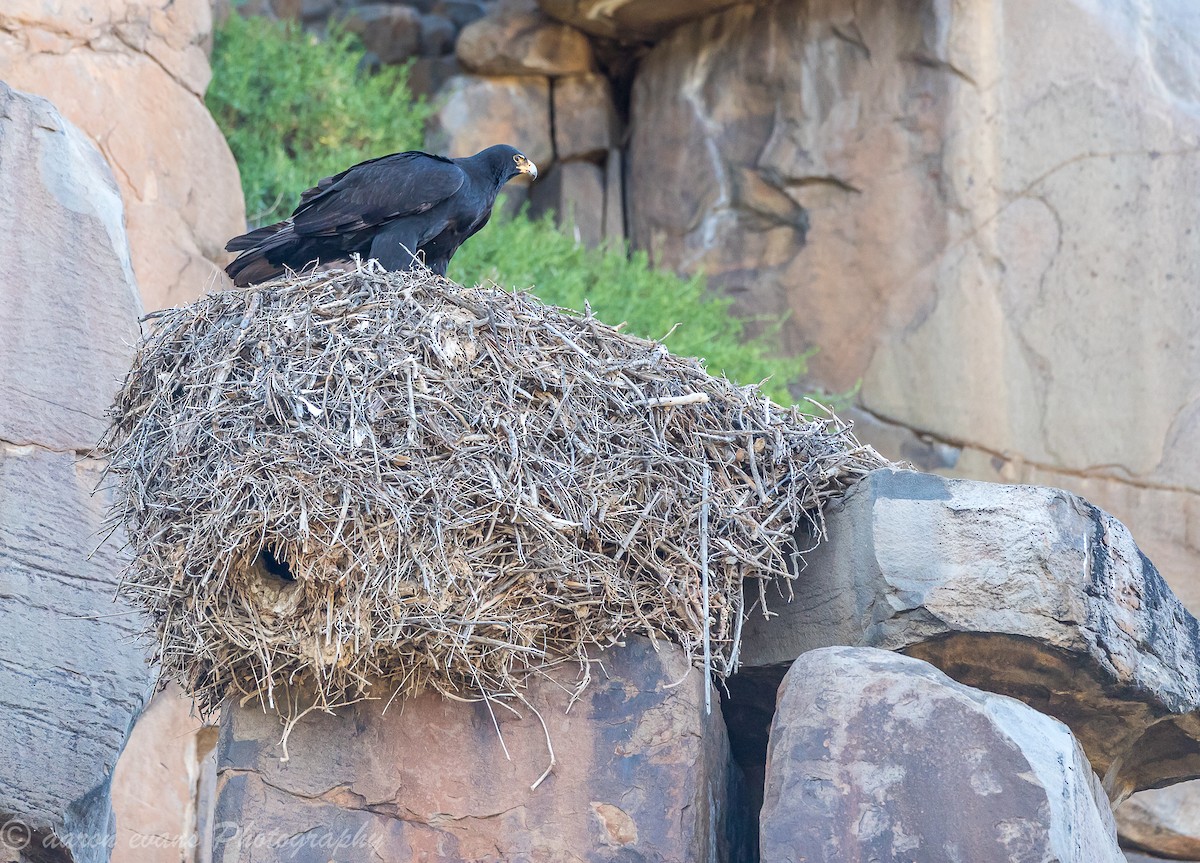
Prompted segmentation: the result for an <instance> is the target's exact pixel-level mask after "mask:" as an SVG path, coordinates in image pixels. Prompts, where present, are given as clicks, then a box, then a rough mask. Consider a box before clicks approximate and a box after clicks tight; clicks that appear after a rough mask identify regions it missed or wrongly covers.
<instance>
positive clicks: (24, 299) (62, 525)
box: [0, 84, 150, 863]
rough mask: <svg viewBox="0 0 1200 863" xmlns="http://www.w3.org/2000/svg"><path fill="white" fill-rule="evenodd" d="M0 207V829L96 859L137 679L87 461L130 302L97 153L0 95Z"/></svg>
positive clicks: (142, 688)
mask: <svg viewBox="0 0 1200 863" xmlns="http://www.w3.org/2000/svg"><path fill="white" fill-rule="evenodd" d="M0 201H3V202H4V204H3V205H0V308H2V309H3V310H4V312H3V314H0V632H2V633H4V637H3V638H0V752H3V753H5V757H4V758H3V759H0V762H2V763H0V824H4V823H5V822H7V821H8V820H9V819H10V818H15V819H17V821H18V822H19V823H20V824H22V825H24V826H25V827H28V828H29V830H30V831H31V834H25V835H18V833H17V832H14V831H16V830H17V828H10V829H6V831H5V835H4V838H5V840H7V841H8V844H9V845H10V846H12V845H13V844H16V845H20V844H22V843H23V842H25V841H26V840H27V841H28V842H29V848H28V849H27V850H28V856H29V857H30V858H31V859H37V860H39V861H40V860H43V859H45V860H58V859H63V860H66V859H74V860H75V861H77V863H93V861H96V863H99V861H107V860H108V847H109V843H110V842H111V841H112V836H113V824H112V810H111V808H110V805H109V781H110V778H111V775H112V770H113V766H114V764H115V762H116V760H117V755H118V754H119V753H120V751H121V747H122V746H123V745H124V743H125V739H126V736H127V734H128V733H129V727H130V725H131V724H132V722H133V718H134V716H136V715H137V712H138V711H139V710H140V709H141V706H142V703H143V699H144V698H145V696H146V695H147V693H148V691H149V687H150V673H149V669H148V668H147V667H146V660H145V654H144V652H143V650H142V647H141V645H139V644H138V643H136V642H135V641H134V636H135V634H136V631H137V629H138V626H137V621H136V619H135V617H134V616H133V612H132V610H131V609H129V608H128V607H127V606H126V605H125V604H124V603H117V604H114V602H113V596H114V593H115V591H116V585H117V579H118V576H119V573H120V570H121V561H120V560H119V558H118V555H117V548H118V547H119V546H120V541H119V538H118V539H116V540H114V541H112V542H109V543H105V544H104V545H101V546H100V547H99V549H98V550H97V548H96V546H97V544H98V542H99V537H100V536H101V535H102V533H103V531H102V529H101V528H102V521H103V517H104V512H105V509H106V508H107V497H106V495H104V494H97V495H93V494H92V491H93V489H94V488H95V487H96V484H97V483H98V481H99V480H100V474H101V471H102V469H103V465H102V463H100V462H98V461H96V460H95V459H92V458H90V457H88V455H87V454H88V453H89V451H90V450H91V448H92V446H93V445H94V444H95V443H96V441H97V439H98V437H99V434H100V431H101V429H102V428H103V418H102V417H103V411H104V408H105V406H106V405H107V404H108V403H109V401H110V399H111V396H112V393H113V392H114V391H115V389H116V387H117V385H118V383H119V382H120V378H121V377H122V376H123V374H124V372H125V369H126V368H127V367H128V364H129V360H130V356H131V353H132V348H131V345H132V344H133V341H134V339H135V338H136V337H137V335H138V326H137V319H138V316H139V314H140V312H141V309H140V307H139V303H138V298H137V288H136V286H135V283H134V281H133V277H132V273H131V270H130V266H129V249H128V246H127V245H126V240H125V233H124V228H123V225H122V219H121V200H120V194H119V192H118V191H117V187H116V183H115V182H114V180H113V177H112V173H111V172H110V171H109V169H108V166H107V165H106V164H105V163H104V159H103V158H102V157H101V155H100V154H99V153H98V152H97V151H96V149H95V148H94V147H93V146H92V145H91V144H90V143H89V142H88V140H87V139H86V138H85V137H84V136H83V134H82V133H81V132H80V131H79V130H78V129H75V128H74V127H73V126H71V125H70V124H68V123H67V122H65V121H64V120H63V119H62V117H61V115H59V114H58V112H57V111H56V110H55V109H54V108H53V107H52V106H51V105H50V104H49V103H48V102H46V101H45V100H44V99H40V98H36V97H32V96H27V95H24V94H21V93H17V92H15V91H13V90H11V89H9V88H8V87H7V86H5V85H4V84H0ZM76 364H78V365H76ZM93 552H94V553H93ZM10 851H11V848H10Z"/></svg>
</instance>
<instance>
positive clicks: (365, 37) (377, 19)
mask: <svg viewBox="0 0 1200 863" xmlns="http://www.w3.org/2000/svg"><path fill="white" fill-rule="evenodd" d="M343 21H344V22H345V25H346V29H347V30H349V31H350V32H351V33H354V34H356V35H357V36H358V37H359V38H360V39H362V43H363V47H364V48H366V49H367V50H368V51H370V52H371V53H373V54H374V55H375V56H376V57H378V58H379V60H380V62H383V63H403V62H404V61H405V60H407V59H408V58H409V57H412V56H413V55H415V54H416V53H417V52H418V51H420V49H421V33H422V29H423V24H422V21H421V13H420V12H418V11H417V10H416V9H413V8H412V7H411V6H393V5H391V4H389V3H369V4H366V5H364V6H355V7H354V8H352V9H350V10H349V12H347V13H346V16H345V17H344V18H343Z"/></svg>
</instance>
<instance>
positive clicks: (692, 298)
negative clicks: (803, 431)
mask: <svg viewBox="0 0 1200 863" xmlns="http://www.w3.org/2000/svg"><path fill="white" fill-rule="evenodd" d="M500 209H501V208H500V207H497V208H496V211H497V212H496V213H495V215H493V216H492V220H491V222H489V223H488V226H487V227H486V228H484V229H483V230H482V231H480V232H479V233H478V234H476V235H475V236H474V237H472V238H471V239H470V240H469V241H468V242H467V243H465V244H464V245H463V246H462V248H460V249H459V250H458V252H457V253H456V254H455V256H454V259H453V260H452V261H451V262H450V271H449V273H448V275H449V276H450V278H452V279H454V280H455V281H457V282H460V283H463V284H472V283H474V282H478V281H481V280H484V279H491V280H492V281H494V282H496V283H497V284H498V285H500V286H501V287H504V288H509V289H517V290H532V291H533V292H534V293H535V294H537V295H538V297H540V298H541V299H543V300H545V301H546V302H548V303H553V304H554V305H556V306H564V307H566V308H570V309H583V304H584V302H585V301H586V302H588V303H590V304H591V307H592V311H593V312H594V313H595V314H596V317H598V318H600V320H602V321H606V322H608V323H611V324H619V323H621V322H625V323H626V324H627V326H626V328H625V329H626V331H627V332H631V333H633V334H635V335H639V336H642V337H643V338H649V339H661V338H663V336H666V335H667V333H668V332H671V330H672V329H674V332H673V333H671V335H670V337H669V338H668V339H667V345H668V346H669V347H670V348H671V350H672V351H673V352H674V353H676V354H681V355H683V356H697V357H704V358H705V361H706V363H707V365H708V369H709V371H711V372H713V373H721V372H723V373H725V374H727V375H729V377H731V378H732V379H734V380H736V381H738V382H740V383H758V382H760V381H762V380H764V379H766V378H768V377H770V378H771V380H770V381H769V382H768V383H767V384H766V385H765V386H764V387H763V390H764V392H766V394H767V395H769V396H770V397H771V398H773V399H775V400H776V401H779V402H782V403H783V404H788V403H790V402H791V397H790V396H789V394H788V390H787V384H788V383H789V382H791V381H794V380H795V379H796V378H798V377H799V376H800V375H802V374H803V373H804V371H805V357H804V356H800V357H783V356H781V355H780V353H779V351H778V349H777V341H778V339H777V335H778V329H779V325H780V324H781V323H782V322H781V321H775V322H774V325H773V326H772V327H768V328H767V331H766V333H764V334H763V335H761V336H759V337H758V338H755V339H747V338H746V334H745V324H746V322H745V321H744V320H742V319H740V318H738V317H736V316H734V315H733V314H731V313H730V310H729V307H730V305H731V304H732V302H733V301H732V300H730V299H728V298H727V297H719V296H713V295H711V294H709V293H708V292H707V290H706V288H705V284H704V278H703V277H702V276H692V277H691V278H681V277H679V276H677V275H675V274H674V273H671V272H667V271H664V270H656V269H654V268H653V267H651V266H650V263H649V261H648V260H647V258H646V253H645V252H634V253H633V254H631V255H627V254H626V253H625V252H624V250H620V249H613V248H607V249H588V248H585V247H584V246H582V245H579V244H578V243H576V242H575V240H574V238H572V237H570V236H568V235H567V234H566V233H564V232H562V231H560V230H559V229H558V228H557V227H556V226H555V224H554V222H553V220H552V218H551V216H550V215H549V214H547V215H546V216H544V217H543V218H541V219H537V220H531V219H528V218H525V217H524V216H516V217H512V216H503V215H501V214H500V212H499V211H500ZM676 325H678V327H677V328H676Z"/></svg>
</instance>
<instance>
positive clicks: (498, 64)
mask: <svg viewBox="0 0 1200 863" xmlns="http://www.w3.org/2000/svg"><path fill="white" fill-rule="evenodd" d="M455 53H456V54H457V55H458V62H460V63H462V65H463V67H464V68H466V69H467V70H469V71H471V72H477V73H479V74H481V75H551V76H557V75H578V74H582V73H587V72H591V71H593V70H594V69H595V68H596V63H595V59H594V58H593V57H592V46H591V43H589V42H588V40H587V37H586V36H584V35H583V34H582V33H580V32H579V31H578V30H575V29H574V28H571V27H567V26H566V25H564V24H559V23H558V22H556V21H552V20H550V19H549V18H547V17H546V16H545V15H543V14H542V13H541V12H540V11H539V10H538V8H537V3H535V2H534V0H501V2H499V3H497V4H496V5H495V7H493V9H492V11H491V13H490V14H488V15H487V16H485V17H483V18H480V19H479V20H478V21H475V22H473V23H471V24H468V25H467V26H466V27H464V28H463V31H462V32H461V33H459V35H458V43H457V45H456V46H455Z"/></svg>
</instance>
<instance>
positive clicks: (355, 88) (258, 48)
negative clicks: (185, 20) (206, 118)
mask: <svg viewBox="0 0 1200 863" xmlns="http://www.w3.org/2000/svg"><path fill="white" fill-rule="evenodd" d="M362 59H363V50H362V47H361V46H360V44H359V42H358V40H357V38H356V37H355V36H354V35H353V34H351V33H348V32H346V31H345V30H344V29H341V28H339V27H337V26H334V27H331V28H330V31H329V34H328V36H327V37H326V38H325V39H323V40H318V39H317V38H316V37H315V36H313V35H312V34H310V33H306V32H305V31H304V30H303V29H301V28H300V27H298V26H296V25H295V24H293V23H291V22H287V23H284V22H277V21H270V20H267V19H264V18H243V17H242V16H240V15H237V14H233V15H230V16H229V17H228V19H227V20H226V21H225V23H224V24H222V25H221V26H220V27H219V28H218V29H217V32H216V34H215V40H214V45H213V58H212V65H213V77H212V83H211V85H210V86H209V88H208V95H207V96H206V98H205V101H206V102H207V104H208V108H209V110H210V111H212V114H213V117H214V118H215V119H216V121H217V125H219V126H220V127H221V130H222V131H223V132H224V133H225V137H226V139H228V141H229V148H230V149H231V150H232V151H233V156H234V158H235V159H236V160H237V163H238V168H239V170H240V171H241V174H242V191H243V192H244V193H245V196H246V212H247V213H248V214H249V216H250V221H251V222H252V223H253V224H255V225H260V224H266V223H268V222H274V221H278V220H279V219H282V218H284V217H286V216H287V215H288V214H289V213H290V212H291V211H292V209H293V208H294V207H295V206H296V203H297V202H298V201H299V199H300V193H301V192H303V191H304V190H305V189H308V188H309V187H310V186H313V185H315V184H316V182H317V180H319V179H321V178H322V177H327V176H329V175H331V174H336V173H337V172H338V171H342V170H344V169H346V168H348V167H349V166H350V165H353V164H355V163H356V162H361V161H363V160H364V159H370V158H372V157H375V156H382V155H386V154H387V153H394V152H397V151H398V150H411V149H416V148H418V147H420V146H421V141H422V136H423V134H424V127H425V121H426V119H427V118H428V117H429V114H430V111H431V109H430V107H429V106H428V104H427V103H426V102H425V101H424V100H422V99H414V98H413V97H412V95H411V93H410V92H409V89H408V69H407V67H404V66H386V67H384V68H383V69H381V70H380V71H379V72H378V73H376V74H368V73H367V72H365V71H364V70H363V69H362Z"/></svg>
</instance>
